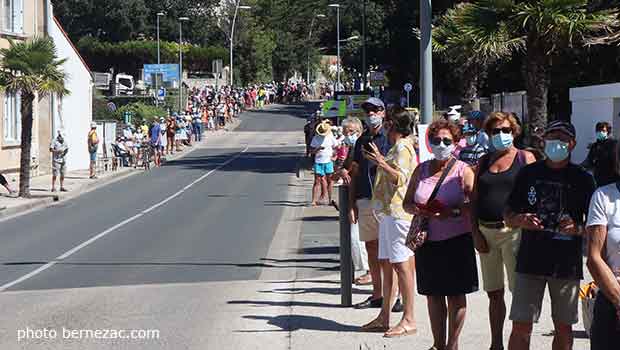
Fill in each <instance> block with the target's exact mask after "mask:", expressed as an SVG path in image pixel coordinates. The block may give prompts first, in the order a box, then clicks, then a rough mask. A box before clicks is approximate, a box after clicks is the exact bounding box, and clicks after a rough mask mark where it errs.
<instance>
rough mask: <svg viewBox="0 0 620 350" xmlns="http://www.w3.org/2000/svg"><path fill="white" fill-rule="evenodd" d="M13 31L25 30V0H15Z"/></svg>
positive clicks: (21, 31) (20, 31)
mask: <svg viewBox="0 0 620 350" xmlns="http://www.w3.org/2000/svg"><path fill="white" fill-rule="evenodd" d="M13 32H15V33H23V32H24V0H13Z"/></svg>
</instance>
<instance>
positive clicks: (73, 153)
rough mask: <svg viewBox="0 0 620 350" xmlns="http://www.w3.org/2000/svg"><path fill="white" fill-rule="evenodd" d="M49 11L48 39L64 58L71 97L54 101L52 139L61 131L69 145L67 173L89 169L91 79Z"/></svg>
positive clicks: (64, 67)
mask: <svg viewBox="0 0 620 350" xmlns="http://www.w3.org/2000/svg"><path fill="white" fill-rule="evenodd" d="M52 16H53V14H52V11H50V18H49V28H48V29H49V35H50V37H51V38H52V39H53V40H54V43H55V44H56V48H57V49H58V57H59V58H66V59H67V62H66V63H65V64H64V65H63V69H64V71H65V73H67V76H68V77H67V81H66V87H67V90H69V91H70V94H69V95H67V96H64V97H63V98H62V99H59V98H54V103H53V104H54V135H56V130H58V129H63V130H64V132H65V135H66V139H67V141H68V142H69V153H68V154H67V170H77V169H88V165H89V155H88V146H87V141H86V139H87V137H86V135H87V134H88V131H89V130H90V123H91V121H92V115H93V113H92V78H91V75H90V71H89V70H88V69H87V68H86V67H85V66H84V64H83V63H82V60H81V59H80V56H79V55H78V53H77V52H76V51H75V49H74V48H73V46H72V45H71V42H70V41H69V39H68V38H67V37H66V36H65V34H64V33H63V31H62V29H61V28H60V26H59V24H58V23H57V22H56V21H55V20H54V19H53V18H52Z"/></svg>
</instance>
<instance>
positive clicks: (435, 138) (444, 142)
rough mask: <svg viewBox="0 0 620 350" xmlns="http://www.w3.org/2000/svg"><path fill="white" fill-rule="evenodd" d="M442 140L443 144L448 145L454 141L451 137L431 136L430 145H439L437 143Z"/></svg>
mask: <svg viewBox="0 0 620 350" xmlns="http://www.w3.org/2000/svg"><path fill="white" fill-rule="evenodd" d="M442 142H443V144H444V145H445V146H450V145H451V144H452V142H454V141H452V139H449V138H447V137H444V138H441V137H433V138H432V139H431V144H432V145H435V146H439V144H440V143H442Z"/></svg>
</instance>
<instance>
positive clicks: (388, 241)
mask: <svg viewBox="0 0 620 350" xmlns="http://www.w3.org/2000/svg"><path fill="white" fill-rule="evenodd" d="M412 124H413V116H412V115H411V114H410V113H409V112H407V111H406V110H404V109H402V108H400V107H396V108H394V109H392V110H391V111H390V113H389V114H388V116H387V118H386V122H385V124H384V125H385V130H386V132H387V134H388V139H389V141H390V144H392V145H393V146H392V148H390V150H389V152H388V153H387V155H385V156H383V155H382V154H381V152H380V151H379V148H378V147H377V146H376V145H375V144H374V143H369V147H368V149H366V150H364V156H365V157H366V158H367V159H368V160H369V161H371V162H374V163H376V164H377V177H376V179H375V183H374V186H373V196H372V200H373V206H374V208H375V210H376V212H377V215H378V216H379V218H380V222H379V254H378V259H379V262H380V264H381V270H382V271H383V278H384V281H383V304H382V307H381V311H380V313H379V315H378V316H377V318H375V319H374V320H373V321H372V322H370V323H368V324H367V325H365V326H363V327H362V329H363V330H366V331H384V332H385V334H384V336H385V337H387V338H392V337H400V336H405V335H411V334H415V333H416V332H417V328H416V323H415V317H414V313H413V295H414V293H413V288H414V283H413V271H414V270H415V268H414V265H413V259H412V257H413V252H412V251H411V250H410V249H409V248H407V246H406V245H405V241H406V238H407V233H408V232H409V227H410V225H411V220H412V219H413V216H412V215H411V214H409V213H407V212H405V211H404V209H403V200H404V199H405V194H406V192H407V188H408V186H409V180H410V179H411V175H412V174H413V171H414V169H415V168H416V166H417V161H416V159H417V157H416V154H415V150H414V149H413V140H412V139H411V138H409V135H411V134H412V133H413V127H412ZM394 271H395V272H396V276H397V279H398V287H399V290H400V291H401V293H402V296H403V302H404V307H403V311H404V313H403V317H402V319H401V320H400V322H399V323H398V324H397V325H396V326H395V327H394V328H389V323H390V311H391V309H392V306H393V305H392V304H393V302H394V301H395V299H396V298H395V294H396V288H395V287H396V286H395V284H394V283H393V282H394V281H393V277H394Z"/></svg>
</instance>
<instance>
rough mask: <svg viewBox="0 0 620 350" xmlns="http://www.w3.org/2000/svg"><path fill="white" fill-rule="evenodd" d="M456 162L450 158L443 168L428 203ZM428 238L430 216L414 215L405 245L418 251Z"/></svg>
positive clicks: (435, 194) (433, 197)
mask: <svg viewBox="0 0 620 350" xmlns="http://www.w3.org/2000/svg"><path fill="white" fill-rule="evenodd" d="M454 163H456V159H454V158H453V159H452V160H450V163H448V165H447V166H446V168H445V169H444V170H443V173H442V174H441V177H440V178H439V181H437V184H436V185H435V188H434V189H433V192H432V193H431V195H430V197H428V201H427V202H426V204H428V203H430V202H432V201H433V199H435V197H436V196H437V193H438V192H439V187H441V184H442V183H443V182H444V180H445V179H446V177H447V176H448V174H449V173H450V169H452V167H453V166H454ZM418 184H419V181H418ZM427 238H428V218H426V217H423V216H422V215H415V216H414V217H413V220H412V221H411V227H410V228H409V233H408V234H407V239H406V241H405V245H406V246H407V248H409V249H411V250H412V251H416V249H418V248H420V247H421V246H422V245H423V244H424V242H426V240H427Z"/></svg>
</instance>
